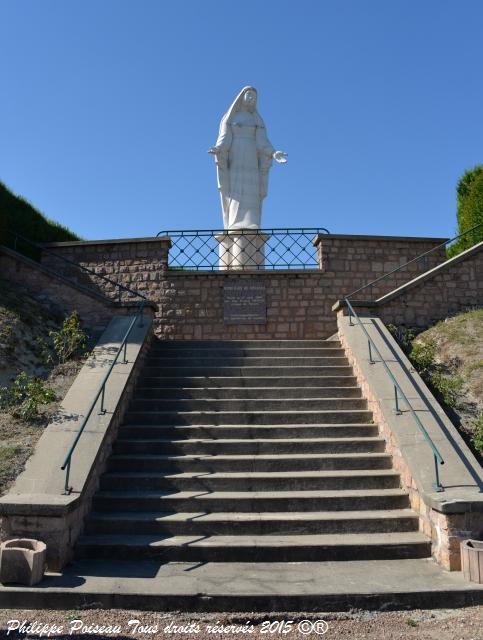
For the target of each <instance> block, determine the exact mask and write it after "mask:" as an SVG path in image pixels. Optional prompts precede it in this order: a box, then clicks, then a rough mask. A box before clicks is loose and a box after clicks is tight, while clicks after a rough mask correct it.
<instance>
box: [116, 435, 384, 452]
mask: <svg viewBox="0 0 483 640" xmlns="http://www.w3.org/2000/svg"><path fill="white" fill-rule="evenodd" d="M384 449H385V441H384V438H299V439H297V440H294V439H293V438H289V439H281V438H280V439H276V440H275V439H273V438H253V439H240V440H235V439H234V438H230V439H225V440H222V439H219V440H213V439H210V438H205V439H194V438H191V439H189V440H171V439H166V440H163V439H162V438H151V439H149V438H123V439H121V438H119V439H118V440H117V441H116V442H115V443H114V452H115V453H150V454H155V453H159V454H174V453H176V454H196V455H210V454H211V455H222V454H232V455H235V454H250V455H255V454H264V453H265V454H266V453H269V454H273V453H277V454H281V453H292V454H296V455H299V454H301V453H356V452H358V453H373V452H382V451H384Z"/></svg>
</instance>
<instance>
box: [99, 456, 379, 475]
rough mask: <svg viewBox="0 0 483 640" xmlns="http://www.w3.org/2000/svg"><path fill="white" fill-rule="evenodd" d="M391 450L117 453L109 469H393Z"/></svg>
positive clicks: (173, 470)
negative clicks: (233, 453)
mask: <svg viewBox="0 0 483 640" xmlns="http://www.w3.org/2000/svg"><path fill="white" fill-rule="evenodd" d="M391 465H392V458H391V456H390V455H389V454H387V453H306V454H303V453H302V454H299V453H290V454H278V455H274V454H265V455H197V454H192V455H153V454H147V455H142V454H137V455H136V454H125V455H113V456H111V457H110V459H109V466H108V469H109V471H155V472H158V473H159V472H161V471H164V472H176V471H192V472H194V471H197V472H201V473H212V472H222V471H233V472H235V471H260V472H261V471H319V470H326V471H327V470H330V469H390V468H391Z"/></svg>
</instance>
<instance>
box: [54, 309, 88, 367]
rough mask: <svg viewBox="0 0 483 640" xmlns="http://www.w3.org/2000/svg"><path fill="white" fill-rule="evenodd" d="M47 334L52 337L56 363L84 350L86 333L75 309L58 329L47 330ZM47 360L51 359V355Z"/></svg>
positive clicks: (81, 353) (62, 361)
mask: <svg viewBox="0 0 483 640" xmlns="http://www.w3.org/2000/svg"><path fill="white" fill-rule="evenodd" d="M49 336H50V338H51V339H52V344H53V350H54V353H55V358H56V360H57V363H58V364H63V363H64V362H67V360H70V359H71V358H74V357H75V356H80V355H83V354H84V353H85V351H86V348H87V334H86V332H85V331H84V330H83V329H82V328H81V323H80V318H79V314H78V313H77V311H73V312H72V313H71V314H70V316H67V318H66V319H65V320H64V322H63V323H62V326H61V327H60V329H59V330H58V331H49ZM48 360H50V361H52V360H53V358H52V356H50V357H49V358H48Z"/></svg>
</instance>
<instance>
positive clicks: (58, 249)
mask: <svg viewBox="0 0 483 640" xmlns="http://www.w3.org/2000/svg"><path fill="white" fill-rule="evenodd" d="M441 242H442V240H441V239H439V238H436V239H432V238H393V237H383V236H327V235H321V236H319V238H317V240H316V242H315V243H314V244H315V245H316V246H317V251H318V255H319V260H320V265H321V268H320V270H315V271H309V270H307V271H295V270H294V271H288V272H287V271H278V270H275V271H269V270H267V271H258V272H252V273H246V272H245V273H234V272H231V273H227V272H214V273H212V272H183V271H174V270H169V269H168V268H167V260H168V252H169V247H170V244H171V243H170V240H169V238H139V239H131V240H107V241H92V242H68V243H53V244H50V245H47V248H48V249H49V250H51V251H53V252H55V253H57V254H60V255H63V256H64V257H66V258H68V259H70V260H72V261H74V262H77V263H78V264H81V265H83V266H86V267H89V268H90V269H93V270H94V271H96V272H97V273H99V274H104V275H107V276H108V277H109V278H111V279H113V280H116V281H118V282H121V283H122V284H124V285H125V286H127V287H131V288H133V289H135V290H138V291H140V292H141V293H143V294H144V295H147V296H148V297H149V299H150V300H152V301H153V302H156V303H158V305H159V310H158V313H157V315H156V319H155V330H156V333H157V334H158V335H159V336H160V337H163V338H173V339H174V338H177V339H203V338H206V339H237V338H247V339H252V338H253V339H264V338H265V339H270V338H282V339H283V338H312V339H318V338H326V337H328V336H330V335H332V334H333V333H335V331H336V318H335V314H334V313H333V312H332V310H331V307H332V305H333V303H334V302H335V301H336V300H337V299H338V298H340V297H341V296H342V295H344V294H347V293H349V292H351V291H353V290H354V289H356V288H358V287H360V286H362V285H363V284H365V283H367V282H368V281H369V280H373V279H375V278H377V277H380V276H382V275H384V274H385V273H386V271H387V269H389V268H394V267H396V266H398V265H400V264H403V263H404V262H406V261H408V260H410V259H411V258H414V257H416V256H418V255H420V254H421V253H423V252H425V251H428V250H429V249H432V248H434V247H436V246H437V245H439V244H441ZM444 258H445V256H444V250H442V249H439V250H437V251H435V252H434V253H433V254H432V255H431V256H429V257H428V259H427V260H426V261H421V262H419V263H417V264H414V265H411V267H410V268H409V270H407V271H403V272H400V273H398V274H395V275H394V276H391V277H390V278H388V279H387V280H385V281H384V285H383V286H379V288H378V289H376V288H374V292H373V293H374V294H375V293H376V292H377V291H379V292H380V291H383V292H387V291H390V290H391V289H393V288H394V287H395V286H397V285H399V284H401V283H402V282H406V281H407V280H408V278H410V277H413V276H414V275H415V274H417V273H421V272H422V271H424V270H425V269H426V268H429V267H431V266H434V265H435V264H439V263H440V262H442V261H443V260H444ZM42 262H43V263H44V264H47V265H50V266H52V267H54V266H55V268H57V269H61V270H62V269H66V266H65V264H64V265H63V264H62V263H61V261H60V260H59V259H58V258H54V257H52V256H49V255H48V254H45V255H44V256H43V259H42ZM67 270H68V271H70V275H72V268H70V267H67ZM74 271H75V269H74ZM79 277H80V278H83V279H84V281H85V279H86V278H88V279H89V280H90V284H91V285H93V286H95V287H97V288H98V289H99V291H102V292H105V293H106V294H107V295H113V289H112V285H109V284H108V283H105V282H103V281H102V280H100V279H98V278H91V277H90V276H88V275H85V274H81V275H80V276H79ZM247 279H252V280H255V281H256V282H257V283H260V282H262V283H263V284H264V285H265V289H266V299H267V322H266V323H264V324H236V325H228V324H225V323H224V319H223V290H224V286H225V283H234V282H246V281H247Z"/></svg>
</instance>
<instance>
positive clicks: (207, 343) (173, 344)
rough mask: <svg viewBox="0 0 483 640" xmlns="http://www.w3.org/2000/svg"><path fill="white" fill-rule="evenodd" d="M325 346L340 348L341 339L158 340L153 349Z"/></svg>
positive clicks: (297, 347)
mask: <svg viewBox="0 0 483 640" xmlns="http://www.w3.org/2000/svg"><path fill="white" fill-rule="evenodd" d="M314 347H315V348H317V347H324V348H326V349H331V348H332V349H338V348H340V341H339V340H158V341H155V342H154V343H153V347H152V348H153V349H161V350H164V349H173V350H174V351H182V350H184V349H186V350H188V351H189V350H191V349H207V350H208V351H212V350H213V349H260V348H262V349H264V348H269V349H300V348H305V349H311V348H314Z"/></svg>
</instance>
